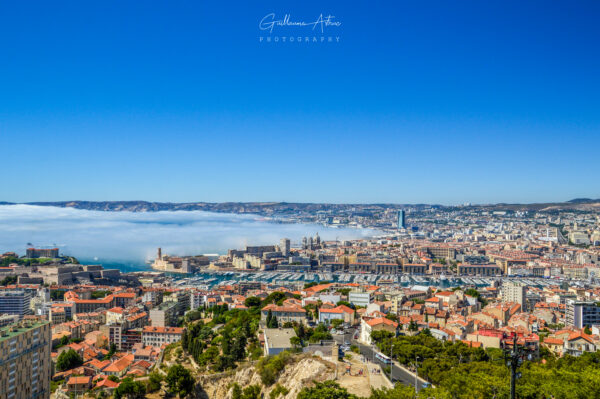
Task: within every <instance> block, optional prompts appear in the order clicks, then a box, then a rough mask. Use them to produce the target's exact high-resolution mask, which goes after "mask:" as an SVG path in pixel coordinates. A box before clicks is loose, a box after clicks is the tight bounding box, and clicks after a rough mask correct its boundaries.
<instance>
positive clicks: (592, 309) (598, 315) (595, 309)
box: [566, 300, 600, 328]
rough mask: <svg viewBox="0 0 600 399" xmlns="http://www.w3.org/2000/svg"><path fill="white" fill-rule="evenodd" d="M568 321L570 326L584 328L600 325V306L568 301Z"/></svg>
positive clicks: (588, 302) (589, 302) (591, 303)
mask: <svg viewBox="0 0 600 399" xmlns="http://www.w3.org/2000/svg"><path fill="white" fill-rule="evenodd" d="M566 320H567V325H568V326H573V327H575V328H583V327H585V326H597V325H600V306H598V305H597V304H596V302H592V301H575V300H569V301H567V311H566Z"/></svg>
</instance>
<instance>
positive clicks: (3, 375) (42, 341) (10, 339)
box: [0, 320, 52, 399]
mask: <svg viewBox="0 0 600 399" xmlns="http://www.w3.org/2000/svg"><path fill="white" fill-rule="evenodd" d="M51 346H52V343H51V339H50V323H48V322H47V321H27V320H26V321H20V322H19V323H16V324H12V325H10V326H7V327H4V328H2V329H0V399H21V398H49V397H50V373H51V370H52V365H51V360H50V350H51Z"/></svg>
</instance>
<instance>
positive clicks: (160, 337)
mask: <svg viewBox="0 0 600 399" xmlns="http://www.w3.org/2000/svg"><path fill="white" fill-rule="evenodd" d="M182 335H183V328H180V327H154V326H146V327H144V328H143V330H142V343H143V345H144V346H153V347H161V346H162V345H164V344H167V345H168V344H172V343H173V342H178V341H181V336H182Z"/></svg>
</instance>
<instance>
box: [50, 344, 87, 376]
mask: <svg viewBox="0 0 600 399" xmlns="http://www.w3.org/2000/svg"><path fill="white" fill-rule="evenodd" d="M82 364H83V359H81V356H79V354H78V353H77V352H75V351H74V350H73V349H69V350H66V351H63V352H62V353H61V354H60V355H58V358H57V359H56V369H57V370H58V371H66V370H71V369H72V368H75V367H79V366H81V365H82Z"/></svg>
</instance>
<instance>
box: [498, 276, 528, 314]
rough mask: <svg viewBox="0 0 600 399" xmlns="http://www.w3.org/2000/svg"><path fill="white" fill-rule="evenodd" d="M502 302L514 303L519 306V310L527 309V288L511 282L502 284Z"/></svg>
mask: <svg viewBox="0 0 600 399" xmlns="http://www.w3.org/2000/svg"><path fill="white" fill-rule="evenodd" d="M502 302H514V303H518V304H519V305H521V310H522V311H525V310H526V308H527V287H526V286H525V285H524V284H521V283H515V282H512V281H508V282H505V283H504V284H502Z"/></svg>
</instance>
